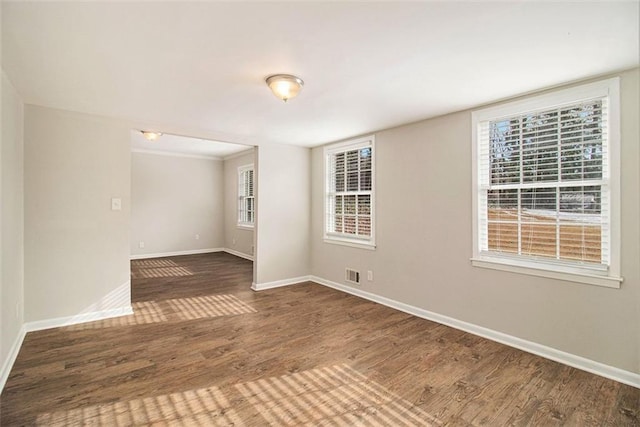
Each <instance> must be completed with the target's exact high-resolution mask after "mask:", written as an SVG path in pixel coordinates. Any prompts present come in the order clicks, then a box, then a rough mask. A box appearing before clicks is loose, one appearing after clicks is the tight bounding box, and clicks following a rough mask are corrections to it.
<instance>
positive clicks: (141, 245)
mask: <svg viewBox="0 0 640 427" xmlns="http://www.w3.org/2000/svg"><path fill="white" fill-rule="evenodd" d="M138 247H139V248H140V249H144V242H143V241H140V242H139V243H138Z"/></svg>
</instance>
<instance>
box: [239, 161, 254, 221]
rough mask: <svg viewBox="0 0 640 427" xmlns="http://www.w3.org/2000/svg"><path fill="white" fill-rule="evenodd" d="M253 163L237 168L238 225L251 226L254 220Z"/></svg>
mask: <svg viewBox="0 0 640 427" xmlns="http://www.w3.org/2000/svg"><path fill="white" fill-rule="evenodd" d="M253 179H254V173H253V165H245V166H240V167H239V168H238V226H239V227H249V228H251V227H253V224H254V222H255V197H254V195H253V189H254V185H253V184H254V182H253Z"/></svg>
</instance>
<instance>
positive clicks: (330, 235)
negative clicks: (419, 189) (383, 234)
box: [324, 136, 375, 249]
mask: <svg viewBox="0 0 640 427" xmlns="http://www.w3.org/2000/svg"><path fill="white" fill-rule="evenodd" d="M324 154H325V233H324V238H325V241H326V242H329V243H341V244H347V245H353V246H358V247H364V248H367V249H372V248H374V247H375V227H374V224H375V222H374V212H375V209H374V208H375V183H374V176H375V174H374V164H375V162H374V155H375V152H374V137H373V136H370V137H366V138H361V139H357V140H351V141H348V142H345V143H340V144H334V145H330V146H328V147H326V148H325V152H324Z"/></svg>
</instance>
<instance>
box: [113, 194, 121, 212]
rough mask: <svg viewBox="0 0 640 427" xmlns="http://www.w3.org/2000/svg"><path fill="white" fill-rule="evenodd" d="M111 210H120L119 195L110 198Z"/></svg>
mask: <svg viewBox="0 0 640 427" xmlns="http://www.w3.org/2000/svg"><path fill="white" fill-rule="evenodd" d="M111 210H112V211H121V210H122V199H121V198H119V197H114V198H113V199H111Z"/></svg>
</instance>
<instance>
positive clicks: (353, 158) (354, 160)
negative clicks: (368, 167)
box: [346, 150, 358, 172]
mask: <svg viewBox="0 0 640 427" xmlns="http://www.w3.org/2000/svg"><path fill="white" fill-rule="evenodd" d="M346 154H347V172H357V171H358V151H357V150H354V151H347V153H346Z"/></svg>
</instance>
